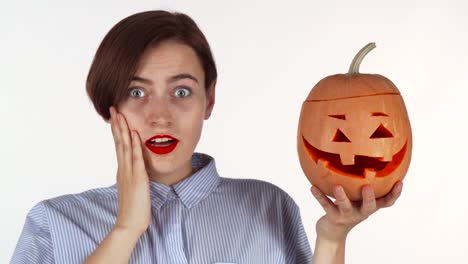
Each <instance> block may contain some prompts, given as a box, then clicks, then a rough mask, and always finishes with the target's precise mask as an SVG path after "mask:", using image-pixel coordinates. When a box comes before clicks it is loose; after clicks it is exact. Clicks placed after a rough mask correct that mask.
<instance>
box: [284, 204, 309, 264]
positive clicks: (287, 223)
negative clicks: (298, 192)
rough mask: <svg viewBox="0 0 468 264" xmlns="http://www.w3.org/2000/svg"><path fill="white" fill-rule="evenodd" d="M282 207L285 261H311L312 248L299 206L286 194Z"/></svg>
mask: <svg viewBox="0 0 468 264" xmlns="http://www.w3.org/2000/svg"><path fill="white" fill-rule="evenodd" d="M284 204H285V206H284V208H283V220H284V236H285V242H286V252H287V256H286V263H297V264H303V263H304V264H310V263H312V250H311V248H310V245H309V240H308V238H307V234H306V233H305V231H304V226H303V224H302V220H301V214H300V211H299V207H298V206H297V204H296V203H295V202H294V200H293V199H292V198H291V197H290V196H289V195H287V196H286V199H285V202H284Z"/></svg>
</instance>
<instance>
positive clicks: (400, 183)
mask: <svg viewBox="0 0 468 264" xmlns="http://www.w3.org/2000/svg"><path fill="white" fill-rule="evenodd" d="M396 189H397V192H401V190H402V189H403V182H399V183H398V185H397V188H396Z"/></svg>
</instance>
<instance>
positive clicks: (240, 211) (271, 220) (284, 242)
mask: <svg viewBox="0 0 468 264" xmlns="http://www.w3.org/2000/svg"><path fill="white" fill-rule="evenodd" d="M192 166H193V167H194V168H196V169H197V171H196V172H195V173H194V174H193V175H192V176H190V177H187V178H186V179H184V180H182V181H181V182H178V183H176V184H174V185H172V186H167V185H164V184H162V183H159V182H153V181H151V182H150V193H151V194H150V195H151V205H152V208H151V212H152V218H151V223H150V225H149V227H148V229H147V230H146V232H145V233H144V234H143V235H142V236H141V237H140V239H139V240H138V242H137V244H136V246H135V248H134V250H133V252H132V254H131V256H130V260H129V263H203V264H207V263H269V264H271V263H311V262H312V260H311V259H312V252H311V249H310V246H309V242H308V240H307V236H306V234H305V232H304V228H303V224H302V221H301V217H300V213H299V208H298V206H297V205H296V203H295V202H294V201H293V199H292V198H291V197H290V196H289V195H288V194H287V193H285V192H284V191H282V190H281V189H280V188H278V187H276V186H275V185H273V184H270V183H267V182H263V181H259V180H252V179H230V178H222V177H220V176H219V175H218V173H217V171H216V166H215V161H214V159H213V158H211V157H210V156H208V155H206V154H201V153H194V154H193V156H192ZM117 206H118V204H117V186H116V185H115V184H114V185H112V186H110V187H107V188H98V189H92V190H89V191H85V192H83V193H80V194H71V195H64V196H60V197H56V198H53V199H48V200H45V201H42V202H40V203H38V204H37V205H36V206H34V207H33V208H32V209H31V211H30V212H29V214H28V216H27V218H26V223H25V225H24V228H23V231H22V233H21V236H20V238H19V241H18V244H17V246H16V249H15V252H14V254H13V258H12V260H11V263H83V262H84V260H85V259H86V258H87V257H88V256H89V255H91V254H92V252H93V251H94V250H95V249H96V248H97V247H98V246H99V244H100V243H101V241H103V240H104V238H105V237H106V236H107V234H108V233H109V232H110V231H111V229H112V227H113V226H114V223H115V220H116V217H117Z"/></svg>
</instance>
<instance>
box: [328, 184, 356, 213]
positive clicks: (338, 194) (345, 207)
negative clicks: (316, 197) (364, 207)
mask: <svg viewBox="0 0 468 264" xmlns="http://www.w3.org/2000/svg"><path fill="white" fill-rule="evenodd" d="M333 194H334V195H335V198H336V200H335V204H336V205H337V206H338V210H339V211H340V213H341V214H343V215H350V214H352V213H353V211H354V208H353V205H352V204H351V201H350V200H349V199H348V196H346V193H345V191H344V189H343V187H342V186H341V185H336V186H334V188H333Z"/></svg>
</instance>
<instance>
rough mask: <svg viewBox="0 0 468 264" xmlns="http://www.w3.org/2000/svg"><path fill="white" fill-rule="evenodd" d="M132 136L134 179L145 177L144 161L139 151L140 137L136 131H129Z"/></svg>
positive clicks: (141, 152)
mask: <svg viewBox="0 0 468 264" xmlns="http://www.w3.org/2000/svg"><path fill="white" fill-rule="evenodd" d="M131 134H132V150H133V153H132V154H133V155H132V156H133V160H132V162H133V167H132V170H133V175H135V176H136V177H141V176H142V177H146V178H147V176H146V168H145V161H144V159H143V151H142V150H141V141H140V136H139V135H138V133H137V132H136V131H131Z"/></svg>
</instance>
